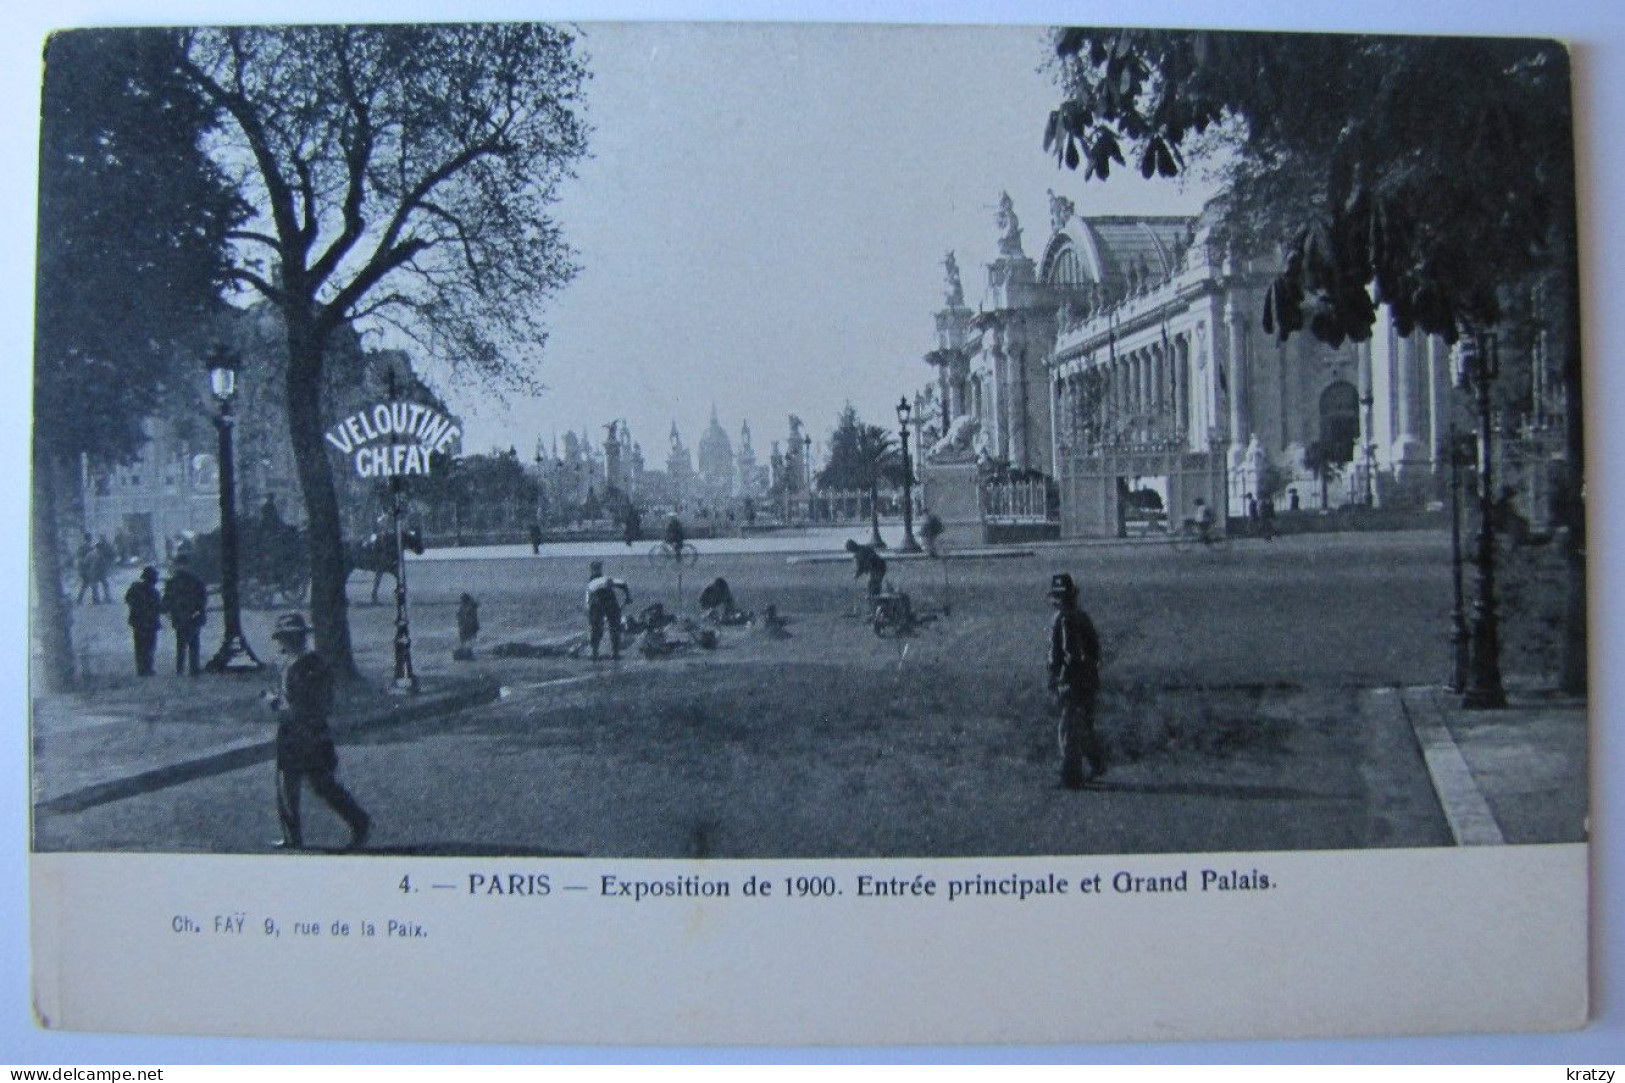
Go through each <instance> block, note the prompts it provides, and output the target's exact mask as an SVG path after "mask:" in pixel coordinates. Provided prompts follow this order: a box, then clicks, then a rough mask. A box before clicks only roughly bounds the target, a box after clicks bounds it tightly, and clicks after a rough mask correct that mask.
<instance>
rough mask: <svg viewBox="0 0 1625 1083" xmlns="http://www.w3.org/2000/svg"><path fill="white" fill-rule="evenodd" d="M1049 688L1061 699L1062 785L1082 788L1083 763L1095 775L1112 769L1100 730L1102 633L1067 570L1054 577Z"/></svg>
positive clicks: (1051, 578)
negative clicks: (1097, 702)
mask: <svg viewBox="0 0 1625 1083" xmlns="http://www.w3.org/2000/svg"><path fill="white" fill-rule="evenodd" d="M1049 598H1050V604H1051V605H1053V606H1054V607H1055V623H1054V625H1053V626H1052V627H1051V628H1050V647H1049V690H1050V691H1051V692H1053V693H1055V695H1056V698H1057V699H1058V700H1059V702H1060V708H1061V720H1060V725H1059V727H1058V730H1057V736H1058V737H1059V739H1060V746H1061V785H1062V786H1065V787H1066V788H1067V789H1069V790H1076V789H1081V788H1082V786H1083V783H1084V774H1083V761H1084V760H1085V759H1087V760H1088V761H1089V772H1090V773H1089V778H1091V779H1095V778H1099V777H1100V776H1101V775H1102V774H1104V773H1105V771H1106V753H1105V749H1104V748H1103V747H1102V746H1101V743H1100V738H1099V737H1098V736H1097V735H1096V734H1095V696H1096V694H1097V693H1098V692H1099V691H1100V637H1099V636H1097V635H1096V634H1095V625H1094V622H1093V621H1091V620H1090V619H1089V614H1087V613H1085V612H1084V611H1083V609H1082V608H1081V607H1080V606H1079V605H1078V587H1077V584H1076V583H1074V582H1073V581H1072V577H1071V576H1070V575H1068V574H1066V573H1065V572H1061V573H1060V574H1058V575H1054V576H1051V577H1050V588H1049Z"/></svg>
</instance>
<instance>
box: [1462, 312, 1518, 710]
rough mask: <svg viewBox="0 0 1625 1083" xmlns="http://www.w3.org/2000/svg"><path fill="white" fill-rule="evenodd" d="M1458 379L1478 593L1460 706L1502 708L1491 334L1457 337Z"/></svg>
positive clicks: (1496, 351) (1495, 352)
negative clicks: (1469, 459)
mask: <svg viewBox="0 0 1625 1083" xmlns="http://www.w3.org/2000/svg"><path fill="white" fill-rule="evenodd" d="M1460 353H1461V380H1462V383H1463V385H1464V386H1465V387H1466V388H1467V389H1468V390H1469V391H1472V392H1474V393H1475V396H1476V398H1477V406H1478V539H1477V541H1478V553H1477V556H1476V557H1475V558H1474V562H1475V563H1476V564H1477V566H1478V584H1477V588H1478V589H1477V596H1476V597H1475V598H1474V599H1473V620H1472V642H1471V652H1470V659H1469V665H1468V669H1467V687H1466V688H1465V689H1464V690H1463V692H1462V697H1461V705H1462V706H1463V707H1466V708H1468V709H1469V710H1487V709H1494V708H1498V707H1505V706H1506V704H1507V694H1506V689H1505V688H1504V687H1503V686H1502V684H1501V644H1500V635H1499V630H1498V628H1497V626H1496V614H1495V483H1494V478H1495V474H1494V464H1493V463H1492V462H1491V455H1492V453H1493V450H1494V447H1493V440H1494V434H1493V433H1492V432H1491V429H1490V422H1491V416H1490V407H1491V404H1490V389H1491V386H1492V384H1493V382H1494V380H1495V378H1496V376H1497V375H1499V372H1500V360H1501V358H1500V344H1499V343H1498V342H1497V341H1496V336H1495V335H1494V334H1493V333H1491V332H1479V333H1476V334H1472V335H1468V336H1465V337H1463V338H1462V340H1461V346H1460Z"/></svg>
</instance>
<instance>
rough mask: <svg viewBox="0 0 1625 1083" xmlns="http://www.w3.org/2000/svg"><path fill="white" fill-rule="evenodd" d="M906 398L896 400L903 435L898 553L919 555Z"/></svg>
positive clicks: (898, 420) (898, 422) (898, 419)
mask: <svg viewBox="0 0 1625 1083" xmlns="http://www.w3.org/2000/svg"><path fill="white" fill-rule="evenodd" d="M908 418H909V406H908V396H906V395H905V396H903V397H902V398H900V399H898V400H897V424H898V425H899V426H900V427H901V429H902V434H903V441H902V443H903V544H902V545H901V546H899V547H898V550H897V551H898V552H900V553H919V552H922V551H923V550H921V549H920V543H919V542H917V541H915V540H914V467H913V464H912V461H911V460H910V459H909V457H908Z"/></svg>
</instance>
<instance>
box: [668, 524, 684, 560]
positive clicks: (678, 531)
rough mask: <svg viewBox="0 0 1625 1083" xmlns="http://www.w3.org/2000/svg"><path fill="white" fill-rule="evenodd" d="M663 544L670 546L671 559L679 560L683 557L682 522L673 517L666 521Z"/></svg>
mask: <svg viewBox="0 0 1625 1083" xmlns="http://www.w3.org/2000/svg"><path fill="white" fill-rule="evenodd" d="M665 542H666V544H667V545H669V546H671V555H672V558H673V559H676V560H681V559H682V557H683V521H682V520H681V519H679V518H677V516H675V515H673V516H672V517H671V518H669V519H667V520H666V534H665Z"/></svg>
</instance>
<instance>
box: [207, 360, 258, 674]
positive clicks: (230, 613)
mask: <svg viewBox="0 0 1625 1083" xmlns="http://www.w3.org/2000/svg"><path fill="white" fill-rule="evenodd" d="M241 363H242V358H241V357H239V356H238V355H237V353H236V351H234V350H232V349H230V348H228V347H227V346H225V345H224V344H223V343H215V345H214V348H213V349H211V350H210V351H209V356H208V357H207V358H205V359H204V365H205V367H206V368H207V369H208V370H209V390H210V391H212V392H214V401H215V402H217V403H219V405H220V413H219V415H218V416H217V417H216V418H215V419H214V425H215V429H216V430H218V432H219V436H220V449H219V450H220V604H221V607H222V608H223V609H224V610H225V625H226V629H225V633H224V638H223V639H222V640H221V642H220V649H219V650H218V651H216V652H215V655H214V657H213V658H211V659H209V661H208V664H207V665H206V666H205V667H204V668H205V669H207V670H208V671H209V672H210V673H250V672H253V671H255V670H259V669H263V668H265V667H264V664H263V663H262V662H261V661H260V660H259V659H258V658H256V657H255V656H254V651H253V650H252V649H251V648H250V647H249V645H248V641H247V640H246V639H244V638H243V614H242V607H241V604H240V602H239V599H238V596H237V464H236V460H235V458H234V457H233V454H232V439H231V432H232V427H233V425H234V422H235V419H234V418H233V415H232V412H231V400H232V399H234V398H235V397H236V396H237V366H238V365H240V364H241Z"/></svg>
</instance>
